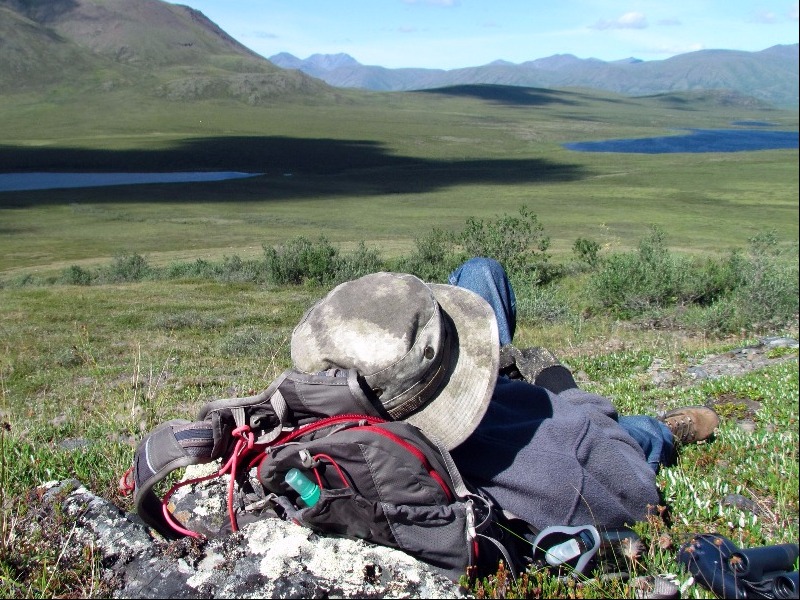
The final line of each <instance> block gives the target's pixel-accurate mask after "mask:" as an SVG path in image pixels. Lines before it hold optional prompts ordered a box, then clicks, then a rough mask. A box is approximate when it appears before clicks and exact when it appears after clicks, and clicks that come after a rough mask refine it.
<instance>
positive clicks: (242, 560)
mask: <svg viewBox="0 0 800 600" xmlns="http://www.w3.org/2000/svg"><path fill="white" fill-rule="evenodd" d="M217 485H221V486H223V487H224V484H221V483H220V484H217ZM46 487H47V488H48V490H47V491H46V492H45V493H44V495H43V500H44V502H45V503H51V504H52V503H59V504H60V505H61V506H62V507H63V508H64V510H65V511H66V512H67V513H68V514H70V515H71V516H73V517H74V518H76V520H77V525H76V528H75V531H76V536H77V538H78V541H79V542H81V543H82V544H85V545H92V546H93V547H95V548H97V549H99V550H100V552H101V553H102V556H103V560H102V564H103V578H104V579H105V580H107V581H109V580H111V581H112V582H113V584H112V585H113V587H115V588H116V591H115V594H114V596H115V597H117V598H454V597H463V594H462V592H461V591H460V589H459V587H458V586H457V585H455V584H454V583H453V582H451V581H450V580H448V579H447V578H446V577H444V576H443V575H441V574H439V573H438V572H436V571H435V570H433V569H432V568H431V567H428V566H427V565H425V564H423V563H420V562H418V561H416V560H414V559H413V558H411V557H410V556H408V555H407V554H405V553H403V552H399V551H397V550H392V549H389V548H383V547H379V546H373V545H370V544H367V543H365V542H361V541H354V540H349V539H342V538H334V537H321V536H317V535H315V534H314V533H312V532H311V531H310V530H308V529H306V528H304V527H301V526H299V525H295V524H293V523H290V522H286V521H282V520H280V519H263V520H260V521H257V522H255V523H250V524H248V525H245V526H243V527H242V529H241V530H240V531H239V532H237V533H232V534H228V535H225V536H221V537H217V538H213V539H209V540H206V541H196V540H194V539H191V538H184V539H182V540H178V541H173V542H166V541H164V540H161V539H154V538H153V537H152V536H151V533H150V530H149V529H148V528H147V527H146V526H145V525H144V524H143V523H141V521H139V520H138V518H137V517H135V516H133V515H130V514H126V513H124V512H123V511H121V510H120V509H119V508H118V507H116V506H115V505H113V504H112V503H111V502H109V501H108V500H105V499H103V498H100V497H98V496H96V495H94V494H92V493H91V492H90V491H89V490H87V489H86V488H85V487H83V486H82V485H81V484H80V483H79V482H77V481H74V480H71V481H63V482H59V483H50V484H47V486H46ZM209 489H210V490H211V491H210V493H208V494H202V496H204V497H206V498H212V499H213V498H214V497H215V495H216V492H217V491H219V492H222V489H221V488H220V489H218V490H214V489H213V488H209ZM217 506H219V503H217Z"/></svg>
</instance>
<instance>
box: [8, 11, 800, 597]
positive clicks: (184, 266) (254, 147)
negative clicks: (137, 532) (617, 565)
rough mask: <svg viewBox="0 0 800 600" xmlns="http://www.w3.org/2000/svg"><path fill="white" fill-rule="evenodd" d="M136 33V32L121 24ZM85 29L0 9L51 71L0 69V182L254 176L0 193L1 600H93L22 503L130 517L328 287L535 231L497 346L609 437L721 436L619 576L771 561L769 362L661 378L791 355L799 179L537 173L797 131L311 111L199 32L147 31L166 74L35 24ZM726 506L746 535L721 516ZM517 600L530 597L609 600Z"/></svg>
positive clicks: (38, 516) (781, 468)
mask: <svg viewBox="0 0 800 600" xmlns="http://www.w3.org/2000/svg"><path fill="white" fill-rule="evenodd" d="M127 1H130V6H134V2H133V0H126V2H127ZM163 4H164V3H158V2H153V1H151V0H136V2H135V5H136V7H138V8H137V10H138V11H145V13H146V11H153V10H164V6H162V5H163ZM99 5H103V6H105V7H116V8H117V9H118V8H119V6H120V2H118V1H115V2H106V3H102V2H97V1H96V0H59V1H58V2H54V3H48V2H44V1H39V0H0V33H3V34H4V37H3V39H6V36H5V34H6V33H7V34H8V39H17V38H14V36H16V35H20V36H21V35H22V33H20V32H21V31H22V30H21V29H20V27H21V25H20V24H21V23H24V26H25V27H27V28H29V29H30V30H32V31H34V32H35V33H32V34H31V35H34V36H35V38H34V39H35V40H37V41H36V42H34V41H32V38H29V37H25V38H24V39H22V38H20V39H17V41H16V42H14V43H15V44H17V46H18V47H20V48H26V49H31V50H32V51H33V50H36V49H38V50H36V51H38V52H41V53H43V55H48V56H50V59H48V60H49V61H50V62H48V61H45V62H44V63H42V68H43V69H45V70H44V71H41V72H39V71H35V70H34V66H35V64H36V62H35V61H31V60H28V59H26V60H25V61H23V60H22V59H20V58H19V56H17V57H16V58H15V59H14V61H12V62H9V61H8V56H9V53H5V54H4V53H3V52H2V50H3V49H2V47H0V82H2V83H3V84H4V85H3V88H2V91H1V92H0V94H1V95H0V173H11V172H31V173H33V172H40V171H54V172H61V171H65V172H86V171H103V172H117V171H126V172H142V171H194V170H204V171H211V170H235V171H248V172H254V173H259V174H260V175H258V176H256V177H253V178H250V179H240V180H234V181H225V182H217V183H202V184H198V183H194V184H157V185H156V184H151V185H136V186H111V187H98V188H83V189H60V190H40V191H26V192H0V425H2V427H1V428H0V508H1V509H2V511H1V514H0V597H53V596H66V595H79V596H88V595H94V596H103V595H108V594H110V593H111V590H110V589H108V588H107V587H104V584H103V583H102V582H101V581H100V580H99V577H98V572H99V571H98V569H99V567H100V563H99V558H98V556H97V555H96V554H94V555H88V556H87V555H84V554H82V553H80V552H78V553H77V554H76V553H72V552H66V549H67V548H68V547H71V546H70V544H71V535H72V534H71V524H70V522H69V520H65V519H64V518H63V515H55V517H57V518H50V517H54V516H53V515H47V518H42V513H41V511H40V503H39V499H38V495H37V494H38V492H37V491H36V487H37V486H39V485H41V484H42V483H43V482H45V481H48V480H53V479H65V478H69V477H77V478H78V479H79V480H81V481H82V482H84V483H85V484H86V485H87V486H88V487H90V488H91V489H92V491H94V492H96V493H99V494H101V495H103V496H105V497H107V498H110V499H112V500H113V501H114V502H116V503H118V504H119V505H120V506H122V507H123V508H130V501H129V500H127V499H125V498H123V497H121V496H119V495H118V494H117V492H116V483H117V480H118V478H119V476H120V474H121V472H122V471H124V469H126V468H127V467H128V463H129V461H130V460H131V457H132V455H133V447H134V445H135V443H136V441H137V440H138V439H139V438H140V437H141V435H142V434H143V433H144V432H146V431H148V430H150V429H151V428H153V427H154V426H156V425H157V424H159V423H161V422H163V421H164V420H166V419H169V418H175V417H179V418H192V417H193V415H194V414H195V413H196V411H197V409H198V408H199V407H200V406H201V405H202V404H203V403H204V402H206V401H207V400H209V399H212V398H218V397H230V396H232V395H244V394H247V393H250V392H251V391H252V390H259V389H262V388H264V387H266V385H267V384H268V383H269V382H270V381H271V380H272V379H273V378H274V377H275V376H276V375H277V374H279V373H280V372H281V371H282V370H283V369H284V368H286V367H287V366H289V363H290V357H289V354H288V348H287V345H288V340H289V337H290V335H291V331H292V328H293V326H294V325H295V323H296V322H297V321H298V319H299V318H300V316H301V315H302V314H303V312H304V310H305V309H306V308H307V307H308V306H309V305H310V304H311V303H312V302H313V301H314V300H315V299H317V298H319V297H320V296H322V295H323V294H324V293H325V292H326V291H327V289H328V288H329V287H330V286H331V285H332V284H333V282H334V278H335V277H344V276H346V275H347V274H348V273H356V272H358V270H359V269H363V268H372V267H374V268H406V267H408V268H410V267H411V266H414V267H419V268H423V269H427V270H428V272H430V273H434V272H435V275H436V277H441V271H442V270H443V269H446V267H447V264H448V263H447V261H448V260H455V259H456V258H457V257H458V255H459V253H462V252H465V251H466V249H467V248H468V247H469V246H470V244H471V242H473V241H475V240H476V239H480V240H481V241H482V242H483V243H484V246H482V247H483V248H490V247H491V248H495V249H498V250H500V251H505V250H507V249H508V248H510V247H511V244H512V242H513V241H514V240H513V239H512V238H513V237H514V236H511V235H508V236H505V237H504V236H503V235H501V234H498V231H506V232H508V231H511V230H512V229H514V228H519V229H524V227H525V225H526V224H530V221H532V220H533V218H534V217H535V223H536V224H538V225H540V226H541V228H542V234H541V236H543V237H546V238H547V241H549V242H550V245H549V247H548V248H547V249H546V252H545V251H540V250H538V249H537V250H536V251H535V252H532V253H531V254H530V256H531V261H534V262H535V261H543V260H544V258H545V254H546V255H547V257H546V258H547V261H546V264H545V263H544V262H542V263H541V264H539V263H536V264H537V265H538V266H537V269H538V267H539V266H542V265H545V266H547V267H548V269H550V270H549V271H548V270H546V269H544V267H542V268H541V269H539V270H537V269H528V270H526V265H523V266H522V267H521V270H520V273H515V284H516V285H517V286H518V288H517V289H518V299H519V308H520V319H519V329H518V333H517V340H516V341H517V345H519V346H531V345H544V346H547V347H550V348H552V349H553V350H554V351H555V352H556V354H558V355H559V356H562V357H564V360H565V361H566V362H567V363H568V364H569V365H570V366H571V367H573V369H574V370H575V371H576V372H578V373H580V379H581V381H582V383H583V384H584V385H585V386H586V387H587V388H589V389H591V390H592V391H597V392H599V393H603V394H607V395H609V396H610V397H612V398H613V399H614V401H615V402H616V403H617V405H618V406H619V407H620V410H621V412H623V413H627V414H635V413H642V414H651V415H655V414H657V413H658V412H659V411H663V410H667V409H669V408H673V407H676V406H680V405H685V404H713V405H714V406H715V407H716V408H717V409H718V410H719V412H720V414H721V415H722V417H723V422H722V425H721V428H720V431H719V434H718V436H717V439H716V440H715V441H713V442H712V443H710V444H705V445H703V446H700V447H697V448H694V447H693V448H689V449H686V452H685V453H684V454H683V455H682V458H681V461H680V463H679V464H678V465H677V466H676V467H672V468H669V469H664V470H662V472H661V474H660V475H659V485H660V487H661V489H662V491H663V493H664V496H665V500H666V501H668V503H669V504H670V506H671V508H672V512H673V515H674V518H673V519H672V520H662V519H661V518H660V517H659V518H658V519H654V520H653V521H652V522H648V523H643V524H639V525H638V526H637V527H638V528H639V530H640V531H641V534H642V538H643V541H644V542H645V547H644V550H643V552H642V554H641V555H640V556H638V557H636V560H635V561H634V563H633V565H629V566H632V568H634V569H635V570H636V572H637V573H640V574H644V573H660V572H669V573H673V574H675V575H676V577H677V578H678V580H679V582H680V583H681V584H685V585H686V589H687V590H689V591H687V592H686V594H687V595H691V596H692V597H701V598H703V597H706V598H707V597H712V596H711V594H710V592H707V591H705V590H704V589H702V588H701V587H699V586H697V585H694V586H691V585H690V583H689V582H688V576H687V575H686V573H685V572H683V571H682V570H681V569H680V568H679V567H678V565H677V564H676V562H675V558H674V557H675V552H676V549H677V547H678V546H679V544H680V543H682V542H683V541H685V540H686V539H688V536H689V535H690V534H691V533H693V532H706V531H718V532H720V533H723V534H725V535H727V536H729V537H731V539H733V540H734V541H735V542H736V543H738V544H741V545H763V544H773V543H782V542H796V540H797V537H798V516H797V515H798V494H797V489H798V480H799V479H800V475H798V451H797V448H798V434H797V424H798V402H797V398H798V372H797V349H796V348H791V347H788V348H780V349H777V350H772V351H770V352H771V355H770V356H771V358H772V359H774V361H775V362H773V363H770V364H769V366H767V367H765V368H763V369H760V370H755V371H752V372H747V373H744V374H739V375H730V376H725V377H722V378H720V379H708V380H705V381H692V380H691V378H689V377H688V376H685V375H686V373H687V372H688V371H687V370H688V369H689V368H691V367H692V366H693V365H697V364H699V363H701V362H702V361H703V360H704V359H706V358H707V357H710V356H712V355H717V354H720V355H722V354H724V353H725V352H727V351H730V350H732V349H736V348H741V347H743V346H754V345H756V344H758V340H759V339H760V338H763V337H765V336H793V337H794V338H795V339H796V337H797V334H798V332H797V300H796V299H797V244H798V151H797V150H766V151H758V152H736V153H704V154H684V153H679V154H662V155H645V154H620V153H585V152H572V151H569V150H567V149H565V148H564V147H563V146H562V144H564V143H566V142H575V141H584V140H587V141H588V140H603V139H611V138H628V137H649V136H660V135H671V134H675V135H677V134H678V133H679V130H681V129H686V128H731V127H733V128H736V127H748V126H747V125H736V124H735V123H741V122H745V123H747V122H750V123H752V122H757V123H760V124H761V125H757V126H758V127H761V128H767V129H779V130H792V131H796V130H797V128H798V112H797V109H796V108H794V109H792V110H778V109H774V108H770V107H766V106H764V105H763V104H761V103H758V102H755V103H754V102H751V101H750V100H743V99H742V98H740V97H738V96H736V95H730V94H726V93H722V92H692V93H672V94H668V95H657V96H649V97H642V98H631V97H626V96H620V95H616V94H611V93H604V92H598V91H594V90H586V89H561V90H544V89H534V88H519V87H505V86H482V85H477V86H457V87H453V88H445V89H439V90H432V91H426V92H403V93H399V92H398V93H375V92H365V91H357V90H342V89H335V88H331V87H329V86H327V85H325V84H323V83H321V82H319V81H316V80H312V79H310V78H308V77H305V76H301V75H299V74H293V73H288V72H285V71H280V70H278V69H276V68H274V67H272V66H270V65H269V64H268V63H266V61H260V60H259V59H256V58H254V57H252V56H249V55H248V53H247V52H246V49H245V50H244V51H243V50H242V49H241V48H236V47H235V46H234V45H231V44H229V43H227V42H225V37H224V36H221V37H220V38H219V39H216V40H212V38H208V37H206V33H207V32H208V31H209V30H213V27H212V25H213V24H211V25H209V23H205V22H202V19H200V18H199V17H197V18H196V19H192V18H190V17H191V13H186V11H184V10H183V9H179V8H177V7H172V8H170V9H169V10H170V15H172V17H170V18H175V19H178V21H179V22H180V23H182V24H183V25H186V27H187V28H186V29H181V28H179V31H181V32H183V33H186V35H189V34H190V33H191V32H194V33H191V35H196V36H198V37H197V38H196V43H197V47H200V46H202V44H206V45H205V46H202V47H203V48H205V49H206V50H205V51H204V54H203V55H202V56H200V58H198V56H197V55H192V54H191V53H192V50H191V48H193V46H181V48H182V49H183V50H182V52H183V51H185V52H184V53H183V54H176V55H175V56H179V58H176V59H175V60H172V61H165V63H166V64H155V63H154V62H153V59H152V57H149V58H148V56H147V54H146V53H142V52H138V53H136V52H134V53H133V54H130V55H128V54H124V55H122V56H119V55H118V54H117V53H116V51H117V50H118V49H119V48H120V47H122V46H123V45H126V44H127V45H130V44H129V41H126V40H121V39H114V40H111V41H109V40H107V39H98V40H94V41H93V42H92V43H94V44H95V46H94V47H93V48H94V49H87V48H86V47H85V46H79V45H77V44H76V43H75V42H74V41H69V40H68V39H67V30H68V29H69V28H70V27H78V25H79V24H80V23H79V21H80V20H78V21H75V20H74V19H73V17H74V15H73V17H70V18H69V19H66V20H64V18H63V16H62V15H61V13H60V12H59V11H58V10H55V9H59V10H62V11H64V14H66V15H70V14H71V13H70V11H74V10H76V8H75V7H77V6H83V7H84V8H86V7H89V8H92V7H94V8H97V6H99ZM20 7H25V8H26V10H27V11H28V12H24V11H23V12H20V11H21V9H20ZM94 8H93V9H94ZM97 10H100V9H99V8H98V9H97ZM37 11H45V12H44V13H42V12H37ZM47 11H54V12H47ZM176 11H177V12H176ZM135 12H136V11H132V14H133V13H135ZM147 14H149V13H147ZM157 14H162V13H157ZM187 15H188V17H187ZM195 16H196V15H195ZM45 17H46V18H45ZM37 19H38V20H37ZM48 19H49V21H48ZM70 19H72V20H70ZM187 19H188V20H187ZM46 21H47V22H51V23H52V22H55V23H57V25H58V27H56V26H52V27H51V26H49V25H45V24H43V23H44V22H46ZM9 23H11V26H10V27H11V28H10V29H8V28H6V29H3V28H5V27H7V26H8V24H9ZM70 23H71V24H70ZM76 23H78V25H76ZM188 23H192V25H191V26H189V25H188ZM197 23H201V25H202V26H201V27H200V30H197V29H193V28H194V27H196V26H197ZM183 25H181V27H183ZM176 27H177V26H176ZM59 28H60V29H59ZM56 30H58V33H55V32H56ZM125 31H127V32H128V33H130V32H131V31H133V32H134V33H130V35H134V37H135V36H138V35H141V30H140V29H137V28H136V27H132V28H131V29H126V30H125ZM10 32H13V34H12V33H10ZM29 33H30V32H29ZM183 33H182V35H183ZM157 34H158V32H153V36H154V38H153V39H157V40H160V41H159V43H162V42H163V43H165V44H167V46H165V48H168V46H169V43H171V42H169V40H170V39H171V38H169V36H167V37H164V36H160V37H159V35H157ZM181 39H182V38H181ZM192 39H194V38H192ZM220 39H221V40H223V41H221V42H220ZM164 40H167V41H166V42H165V41H164ZM154 43H155V42H154ZM186 43H189V42H186ZM192 43H195V42H192ZM54 45H55V46H56V47H58V48H59V50H58V52H57V56H55V57H54V56H53V55H52V54H48V53H50V52H51V50H52V48H53V46H54ZM47 48H50V50H48V49H47ZM87 53H88V54H87ZM33 54H35V52H34V53H33ZM15 56H16V55H15ZM2 61H5V62H2ZM156 62H158V61H156ZM14 65H16V67H15V66H14ZM71 66H72V67H74V70H70V69H71V68H72V67H71ZM45 67H46V68H45ZM14 68H19V69H22V70H23V71H24V70H25V69H27V71H25V72H26V73H28V74H30V78H29V79H25V81H24V82H27V83H29V84H30V85H23V84H21V83H20V81H22V80H21V79H20V78H19V76H17V77H16V79H15V78H14V77H13V76H12V75H9V73H12V71H13V69H14ZM48 69H49V71H48ZM58 70H62V71H63V73H62V76H59V77H56V76H55V75H54V73H56V71H58ZM48 72H49V73H50V75H49V76H48V75H47V73H48ZM9 82H15V85H10V84H9ZM750 126H756V125H750ZM526 215H527V217H526ZM504 219H511V221H507V220H506V221H504ZM515 219H517V220H515ZM520 219H521V220H520ZM526 219H528V221H526ZM501 223H506V224H508V223H511V224H512V228H511V229H509V228H506V229H505V230H502V229H498V227H499V226H500V224H501ZM514 231H516V229H514ZM534 237H535V236H533V237H529V238H526V237H525V236H524V235H523V236H521V239H523V241H524V242H525V243H526V244H527V247H526V248H524V249H522V250H519V251H518V252H517V253H516V254H514V255H512V257H511V258H512V259H513V258H514V257H518V256H521V255H522V256H528V255H527V254H526V253H527V252H528V250H531V248H533V247H534V246H535V243H534V239H533V238H534ZM301 238H302V239H303V240H305V243H307V244H306V245H303V243H298V239H301ZM541 239H542V237H540V238H539V240H541ZM361 242H363V245H362V244H361ZM737 249H739V250H737ZM292 253H294V254H292ZM298 257H299V258H298ZM294 259H298V260H300V259H302V260H300V262H303V261H305V263H304V265H302V266H303V267H304V268H305V269H306V270H305V271H301V272H300V273H301V274H300V275H299V276H298V277H297V280H296V281H290V280H289V279H288V278H283V279H281V278H278V277H276V276H275V272H276V270H277V269H276V267H281V266H285V264H284V263H288V262H290V261H291V260H294ZM281 261H283V262H281ZM325 261H328V262H325ZM521 262H525V261H521ZM530 264H534V263H533V262H532V263H530ZM309 269H311V270H313V273H311V272H310V271H309ZM437 269H438V271H437ZM310 273H311V274H310ZM642 273H645V274H649V277H648V276H644V275H643V276H642V277H639V278H638V279H637V277H634V275H637V276H638V275H642ZM543 274H545V275H546V276H545V275H543ZM614 294H617V295H616V296H615V295H614ZM778 359H780V360H778ZM654 372H657V373H662V372H663V373H668V374H670V376H671V377H673V378H672V379H669V380H668V383H667V384H663V382H662V383H659V382H658V381H656V380H655V379H654V377H653V373H654ZM728 494H738V495H741V496H745V497H746V498H748V499H750V500H752V501H753V502H755V503H757V504H758V506H759V507H760V510H759V511H757V512H753V511H745V510H740V509H739V508H736V507H735V506H730V505H726V506H722V504H721V502H722V499H723V498H724V497H725V496H726V495H728ZM665 536H666V537H665ZM538 581H539V588H538V591H537V590H534V589H531V590H527V591H526V592H525V593H527V594H528V595H529V596H530V597H548V596H549V597H559V596H564V595H567V594H571V593H573V594H574V597H618V596H620V595H626V596H629V597H633V595H634V593H635V592H634V590H633V589H631V588H630V587H626V586H625V585H624V584H620V583H618V582H617V583H614V582H609V583H605V584H597V583H592V584H589V583H581V584H580V587H578V588H577V590H578V591H577V592H576V591H575V590H576V588H575V587H574V586H573V588H571V589H565V588H564V587H559V586H560V585H561V584H560V583H559V582H557V581H555V580H548V581H544V582H542V579H541V577H539V580H538ZM487 585H488V586H489V587H488V588H487V589H490V590H491V585H492V584H491V582H489V583H488V584H487ZM487 593H493V592H491V591H489V592H487Z"/></svg>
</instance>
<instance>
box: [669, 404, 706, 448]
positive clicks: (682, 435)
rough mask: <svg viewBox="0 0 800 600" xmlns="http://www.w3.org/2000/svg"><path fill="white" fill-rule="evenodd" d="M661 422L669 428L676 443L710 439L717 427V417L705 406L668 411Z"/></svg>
mask: <svg viewBox="0 0 800 600" xmlns="http://www.w3.org/2000/svg"><path fill="white" fill-rule="evenodd" d="M661 421H663V422H664V424H665V425H666V426H667V427H669V430H670V431H671V432H672V435H673V436H674V437H675V441H676V442H678V443H680V444H691V443H693V442H702V441H703V440H706V439H708V438H709V437H711V434H712V433H714V430H715V429H716V428H717V425H719V415H717V413H716V412H715V411H714V410H713V409H711V408H708V407H707V406H685V407H683V408H676V409H675V410H671V411H669V412H668V413H667V414H666V415H664V416H663V418H662V419H661Z"/></svg>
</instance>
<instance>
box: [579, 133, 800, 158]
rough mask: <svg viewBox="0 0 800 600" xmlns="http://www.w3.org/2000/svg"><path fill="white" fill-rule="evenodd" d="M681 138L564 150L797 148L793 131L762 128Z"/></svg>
mask: <svg viewBox="0 0 800 600" xmlns="http://www.w3.org/2000/svg"><path fill="white" fill-rule="evenodd" d="M684 131H687V132H688V133H685V134H683V135H667V136H662V137H650V138H635V139H619V140H601V141H596V142H571V143H568V144H564V148H567V149H568V150H575V151H577V152H624V153H638V154H667V153H674V152H694V153H696V152H752V151H754V150H780V149H797V147H798V135H797V132H796V131H771V130H763V129H687V130H684Z"/></svg>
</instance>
